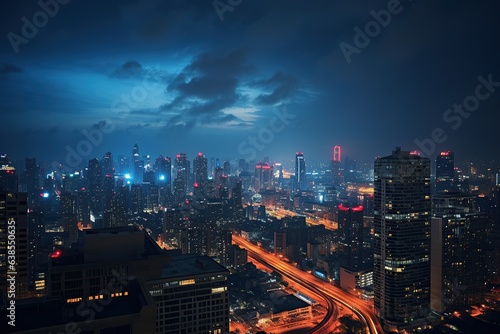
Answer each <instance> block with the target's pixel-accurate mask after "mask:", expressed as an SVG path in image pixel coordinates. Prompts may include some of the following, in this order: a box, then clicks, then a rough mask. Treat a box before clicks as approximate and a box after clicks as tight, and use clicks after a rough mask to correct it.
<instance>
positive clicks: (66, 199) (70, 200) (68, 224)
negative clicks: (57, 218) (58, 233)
mask: <svg viewBox="0 0 500 334" xmlns="http://www.w3.org/2000/svg"><path fill="white" fill-rule="evenodd" d="M61 216H62V219H63V224H64V247H65V248H70V247H71V244H72V243H74V242H77V241H78V205H77V197H76V196H75V195H73V194H70V193H63V194H61Z"/></svg>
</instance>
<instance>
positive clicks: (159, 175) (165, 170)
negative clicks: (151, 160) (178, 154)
mask: <svg viewBox="0 0 500 334" xmlns="http://www.w3.org/2000/svg"><path fill="white" fill-rule="evenodd" d="M155 171H156V180H157V184H158V186H159V187H160V188H168V189H169V190H170V189H172V161H171V159H170V157H162V156H161V155H160V156H159V157H158V158H157V159H156V163H155Z"/></svg>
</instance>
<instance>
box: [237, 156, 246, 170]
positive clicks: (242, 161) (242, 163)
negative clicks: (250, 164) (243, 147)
mask: <svg viewBox="0 0 500 334" xmlns="http://www.w3.org/2000/svg"><path fill="white" fill-rule="evenodd" d="M246 170H247V162H246V161H245V159H240V160H238V172H240V173H241V172H244V171H246Z"/></svg>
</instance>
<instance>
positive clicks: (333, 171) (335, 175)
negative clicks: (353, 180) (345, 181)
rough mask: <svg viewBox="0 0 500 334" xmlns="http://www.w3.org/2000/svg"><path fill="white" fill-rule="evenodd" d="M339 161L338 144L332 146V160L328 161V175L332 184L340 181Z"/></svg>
mask: <svg viewBox="0 0 500 334" xmlns="http://www.w3.org/2000/svg"><path fill="white" fill-rule="evenodd" d="M340 163H341V148H340V146H338V145H335V146H334V147H333V155H332V161H331V162H330V175H329V180H328V181H329V182H330V183H333V184H339V183H341V182H342V176H341V174H340Z"/></svg>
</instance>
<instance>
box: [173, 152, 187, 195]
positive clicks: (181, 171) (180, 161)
mask: <svg viewBox="0 0 500 334" xmlns="http://www.w3.org/2000/svg"><path fill="white" fill-rule="evenodd" d="M175 169H176V171H177V175H176V177H177V178H179V179H181V180H182V184H183V191H184V195H186V194H187V191H188V188H190V187H189V186H188V183H189V175H190V173H191V171H190V164H189V160H188V158H187V156H186V153H179V154H177V155H176V157H175ZM179 182H180V181H179Z"/></svg>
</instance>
